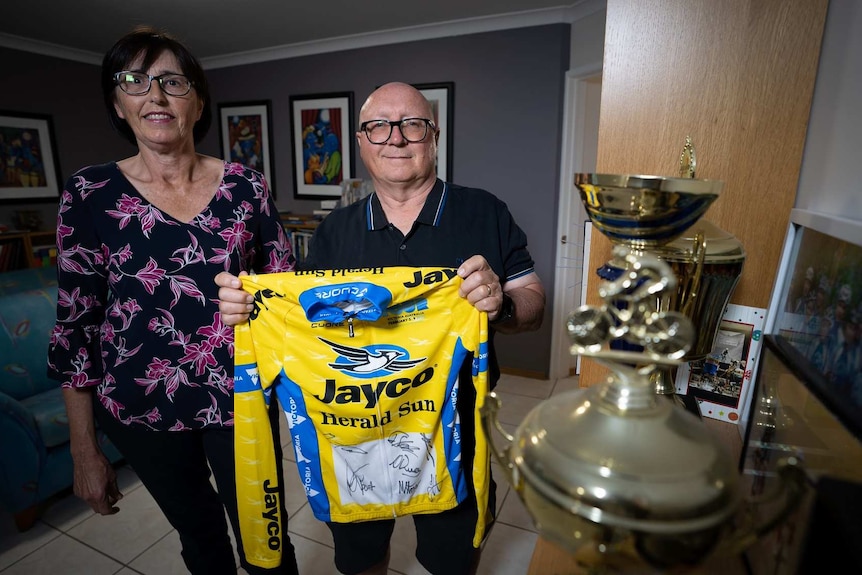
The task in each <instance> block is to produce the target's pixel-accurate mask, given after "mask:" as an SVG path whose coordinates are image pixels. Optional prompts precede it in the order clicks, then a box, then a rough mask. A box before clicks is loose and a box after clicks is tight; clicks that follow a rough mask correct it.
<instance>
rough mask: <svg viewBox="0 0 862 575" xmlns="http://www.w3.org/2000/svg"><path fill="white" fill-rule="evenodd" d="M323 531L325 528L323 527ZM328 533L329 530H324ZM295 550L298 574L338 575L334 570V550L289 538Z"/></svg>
mask: <svg viewBox="0 0 862 575" xmlns="http://www.w3.org/2000/svg"><path fill="white" fill-rule="evenodd" d="M324 529H326V526H325V525H324ZM326 531H327V532H329V529H326ZM290 540H291V542H292V543H293V548H294V549H295V550H296V564H297V567H299V572H300V573H303V574H305V573H308V574H310V575H318V574H319V575H330V574H331V575H338V570H337V569H336V568H335V550H334V549H333V548H332V547H330V546H326V545H322V544H320V543H318V542H316V541H312V540H310V539H306V538H305V537H299V536H291V538H290Z"/></svg>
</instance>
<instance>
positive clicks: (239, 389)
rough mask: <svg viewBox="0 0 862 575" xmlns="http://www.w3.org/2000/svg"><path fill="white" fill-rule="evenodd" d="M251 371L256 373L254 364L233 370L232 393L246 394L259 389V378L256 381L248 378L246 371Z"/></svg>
mask: <svg viewBox="0 0 862 575" xmlns="http://www.w3.org/2000/svg"><path fill="white" fill-rule="evenodd" d="M249 369H253V370H254V372H255V373H257V364H256V363H246V364H243V365H238V366H236V367H235V368H234V374H233V391H234V393H248V392H250V391H257V390H259V389H260V376H258V377H257V379H255V378H252V377H249V376H248V370H249Z"/></svg>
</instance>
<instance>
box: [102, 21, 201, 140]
mask: <svg viewBox="0 0 862 575" xmlns="http://www.w3.org/2000/svg"><path fill="white" fill-rule="evenodd" d="M164 52H170V53H171V54H173V55H174V57H176V59H177V62H178V63H179V65H180V70H179V71H180V72H182V74H183V75H184V76H186V77H187V78H188V79H189V80H191V81H192V86H194V89H195V91H196V92H197V95H198V97H199V98H200V99H201V100H202V101H203V103H204V107H203V112H202V113H201V117H200V120H198V121H197V122H196V123H195V127H194V138H195V143H196V144H197V143H199V142H200V141H201V140H203V138H204V136H206V134H207V132H208V131H209V129H210V126H211V125H212V101H211V99H210V90H209V85H208V84H207V78H206V75H204V70H203V68H202V67H201V64H200V62H198V59H197V58H195V56H194V54H192V53H191V52H190V51H189V49H188V48H186V47H185V46H183V45H182V44H181V43H180V42H179V41H178V40H176V39H175V38H173V37H171V36H170V35H168V34H166V33H164V32H160V31H158V30H156V29H154V28H151V27H149V26H140V27H137V28H135V29H134V30H132V31H131V32H129V33H128V34H126V35H125V36H123V37H122V38H120V39H119V40H118V41H117V43H116V44H114V46H113V47H112V48H111V49H110V50H108V53H107V54H105V57H104V58H103V59H102V96H103V97H104V99H105V107H106V108H107V109H108V116H109V117H110V119H111V125H112V126H114V128H115V129H116V130H117V131H118V132H120V134H122V135H123V137H125V138H126V139H127V140H129V141H130V142H131V143H132V144H135V145H137V140H136V138H135V134H134V132H132V129H131V128H130V127H129V124H128V122H126V121H125V120H124V119H123V118H121V117H120V116H119V115H117V110H116V109H115V108H114V101H115V97H116V91H115V90H114V88H116V86H117V85H116V83H115V82H114V74H116V73H117V72H122V71H123V70H128V69H129V65H130V64H131V63H132V62H133V61H134V60H136V59H137V58H139V57H141V56H143V61H142V62H141V66H140V68H141V70H143V71H146V70H148V69H149V68H150V66H151V65H152V64H153V62H155V61H156V60H157V59H158V58H159V56H161V55H162V54H163V53H164Z"/></svg>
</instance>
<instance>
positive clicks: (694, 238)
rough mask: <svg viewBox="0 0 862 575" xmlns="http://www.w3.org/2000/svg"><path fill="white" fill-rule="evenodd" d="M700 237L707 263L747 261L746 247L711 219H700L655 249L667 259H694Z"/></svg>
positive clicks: (655, 251) (654, 251) (686, 260)
mask: <svg viewBox="0 0 862 575" xmlns="http://www.w3.org/2000/svg"><path fill="white" fill-rule="evenodd" d="M698 238H700V239H701V240H703V241H704V244H705V247H706V254H705V256H704V261H705V262H706V263H710V264H714V263H737V262H743V261H745V248H743V246H742V242H740V241H739V240H738V239H736V237H734V236H733V234H731V233H729V232H726V231H725V230H723V229H721V228H719V227H718V226H717V225H715V224H714V223H712V222H711V221H709V220H703V219H702V220H700V221H698V222H697V223H695V224H694V225H693V226H691V227H690V228H688V229H687V230H685V232H683V234H682V235H681V236H679V237H678V238H676V239H675V240H673V241H671V242H669V243H667V244H665V245H663V246H658V247H656V248H655V249H654V250H652V251H653V253H654V254H656V255H657V256H658V257H660V258H662V259H664V260H667V261H684V262H688V261H692V260H693V259H694V257H695V251H696V249H697V245H698V242H699V241H700V240H699V239H698Z"/></svg>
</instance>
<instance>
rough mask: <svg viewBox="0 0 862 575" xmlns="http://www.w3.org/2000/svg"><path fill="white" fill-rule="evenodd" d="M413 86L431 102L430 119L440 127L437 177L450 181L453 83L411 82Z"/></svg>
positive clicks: (453, 107) (453, 109) (453, 100)
mask: <svg viewBox="0 0 862 575" xmlns="http://www.w3.org/2000/svg"><path fill="white" fill-rule="evenodd" d="M413 87H414V88H416V89H417V90H419V91H420V92H422V95H423V96H425V98H427V100H428V101H429V102H431V107H432V109H433V110H434V117H433V118H432V119H433V120H434V123H435V124H436V125H437V127H438V128H439V129H440V139H439V140H437V177H438V178H440V179H441V180H444V181H447V182H451V181H452V141H453V132H452V126H453V125H454V121H453V114H454V111H455V106H454V102H455V83H454V82H440V83H437V84H413Z"/></svg>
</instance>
